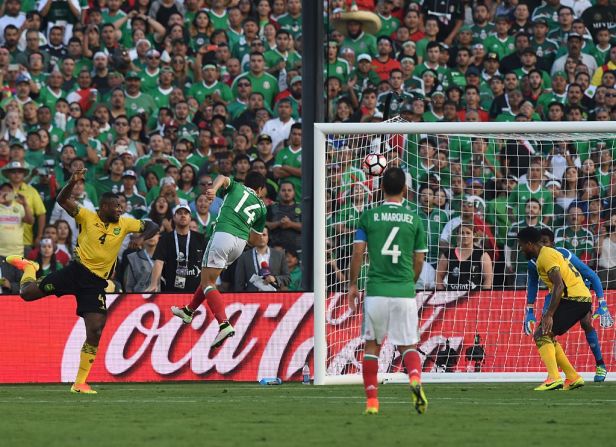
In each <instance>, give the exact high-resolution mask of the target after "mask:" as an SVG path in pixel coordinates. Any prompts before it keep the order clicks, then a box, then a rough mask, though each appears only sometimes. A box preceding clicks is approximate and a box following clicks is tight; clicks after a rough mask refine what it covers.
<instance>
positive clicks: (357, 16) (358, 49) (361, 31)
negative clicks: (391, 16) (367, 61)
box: [334, 11, 381, 56]
mask: <svg viewBox="0 0 616 447" xmlns="http://www.w3.org/2000/svg"><path fill="white" fill-rule="evenodd" d="M334 26H335V27H336V29H337V30H338V31H339V32H340V33H342V34H343V35H345V36H346V37H345V38H344V40H343V41H342V45H341V46H340V47H341V49H344V48H351V49H352V50H353V51H354V52H355V54H356V55H357V54H363V53H366V54H369V55H370V56H376V55H377V49H376V37H375V35H376V34H377V33H378V32H379V30H380V29H381V19H379V17H378V16H377V15H376V14H374V13H373V12H369V11H351V12H343V13H341V14H340V15H339V17H338V18H336V19H335V20H334Z"/></svg>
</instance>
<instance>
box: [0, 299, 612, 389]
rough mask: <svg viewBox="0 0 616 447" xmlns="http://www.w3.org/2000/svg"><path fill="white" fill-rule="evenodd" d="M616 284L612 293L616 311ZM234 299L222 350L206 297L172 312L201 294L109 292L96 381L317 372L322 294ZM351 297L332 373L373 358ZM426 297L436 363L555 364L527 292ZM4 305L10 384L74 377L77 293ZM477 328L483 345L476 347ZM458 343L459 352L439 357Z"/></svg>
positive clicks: (587, 361)
mask: <svg viewBox="0 0 616 447" xmlns="http://www.w3.org/2000/svg"><path fill="white" fill-rule="evenodd" d="M613 295H616V294H611V293H610V294H608V302H610V304H609V306H610V310H611V312H612V315H614V311H615V310H616V309H615V306H614V305H613V304H612V302H613V301H614V299H616V296H613ZM224 299H225V303H226V306H227V314H228V315H229V316H230V317H231V318H232V320H233V322H234V326H235V329H236V336H235V337H233V338H231V339H228V340H227V341H226V342H225V343H224V344H223V345H222V347H220V348H219V349H212V348H211V344H212V342H213V340H214V337H215V336H216V333H217V331H218V325H217V323H216V321H214V320H213V319H212V317H211V316H210V315H208V314H207V313H206V312H205V311H204V309H203V308H201V310H203V312H201V313H200V314H199V315H198V316H196V317H195V319H194V321H193V323H192V324H191V325H184V324H182V322H181V321H180V320H179V319H178V318H174V317H172V315H171V312H170V311H169V307H170V306H171V305H177V304H182V303H186V302H188V301H189V300H190V296H189V295H173V294H160V295H139V294H130V295H109V296H108V297H107V306H108V309H109V315H108V320H107V326H106V327H105V330H104V333H103V337H102V339H101V344H100V346H99V351H98V356H97V359H96V362H95V363H94V366H93V368H92V372H91V374H90V377H89V381H90V382H148V381H171V380H235V381H256V380H259V379H260V378H263V377H280V378H281V379H282V380H284V381H288V380H300V379H301V377H300V374H301V369H302V367H303V366H304V364H305V362H306V361H308V362H309V364H310V368H311V371H314V368H313V364H312V357H313V356H312V350H313V344H314V340H313V333H314V329H313V314H312V306H313V295H312V293H274V294H269V293H268V294H264V293H255V294H225V295H224ZM344 300H345V297H344V296H343V295H333V296H331V297H330V298H329V299H328V301H327V315H326V320H327V339H328V372H329V374H344V373H354V372H357V371H358V368H359V366H360V362H361V346H362V341H361V338H360V337H359V330H360V327H361V314H360V313H355V314H351V313H350V312H349V311H348V308H347V306H346V302H345V301H344ZM417 301H418V308H419V314H420V328H419V331H420V343H419V349H420V351H421V352H422V353H423V354H425V357H424V358H425V362H424V371H462V372H468V371H474V370H476V369H477V368H478V369H480V370H481V371H482V372H513V371H519V372H527V371H528V372H531V371H532V372H536V371H543V367H542V365H541V362H540V360H539V357H538V356H537V354H536V348H535V346H534V343H533V340H532V337H530V336H525V335H524V334H523V332H522V321H523V319H524V309H525V292H523V291H519V292H512V291H506V292H502V291H499V292H496V291H491V292H478V293H471V294H470V295H469V294H467V293H458V292H421V293H419V294H418V295H417ZM540 305H541V302H539V303H538V304H537V313H539V310H538V309H539V306H540ZM0 309H2V313H1V315H2V321H1V324H0V383H19V382H70V381H72V380H74V378H75V373H76V370H77V367H78V362H79V351H80V349H81V346H82V344H83V341H84V339H85V332H84V327H83V322H82V320H81V318H79V317H77V316H76V315H75V300H74V299H73V298H72V297H62V298H54V297H49V298H44V299H41V300H39V301H35V302H30V303H26V302H24V301H22V300H21V299H20V298H19V297H16V296H2V297H0ZM594 326H595V328H597V331H598V333H599V337H600V340H601V343H602V347H603V352H604V358H605V360H606V362H607V364H608V369H609V368H610V367H612V368H613V367H614V333H615V331H614V328H600V327H599V324H598V320H595V321H594ZM477 335H478V336H479V346H480V347H481V351H480V350H478V349H473V347H474V346H476V343H475V341H476V336H477ZM560 339H561V343H562V344H563V345H564V347H565V350H566V352H567V353H568V355H569V356H570V358H571V360H572V362H573V363H574V365H575V366H576V367H577V368H578V370H580V371H593V370H594V359H593V357H592V355H591V352H590V349H589V348H588V345H587V344H586V341H585V339H584V334H583V332H582V331H581V330H580V329H579V326H578V325H576V327H575V328H573V329H572V330H571V332H570V333H569V334H567V335H565V336H563V337H561V338H560ZM447 346H448V347H449V349H451V350H452V351H450V352H452V353H453V352H455V359H454V360H455V361H451V362H450V363H449V365H441V366H438V365H437V364H439V363H442V360H443V358H442V355H441V357H440V359H439V356H438V355H439V353H441V354H442V353H443V352H444V351H445V350H446V347H447ZM469 350H470V351H469ZM469 352H470V353H471V354H472V355H471V356H470V357H468V356H467V354H468V353H469ZM480 352H481V353H482V354H481V355H479V353H480ZM467 357H468V358H467ZM478 359H481V360H480V361H479V360H478ZM398 369H399V361H398V360H397V359H396V358H395V354H394V352H393V347H392V346H389V345H387V344H386V345H385V347H384V349H383V351H382V354H381V361H380V370H381V371H391V372H396V371H397V370H398Z"/></svg>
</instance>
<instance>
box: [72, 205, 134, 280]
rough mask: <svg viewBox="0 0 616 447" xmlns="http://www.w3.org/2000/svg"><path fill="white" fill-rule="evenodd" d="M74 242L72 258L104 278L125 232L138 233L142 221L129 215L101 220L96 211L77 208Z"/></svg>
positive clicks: (113, 265)
mask: <svg viewBox="0 0 616 447" xmlns="http://www.w3.org/2000/svg"><path fill="white" fill-rule="evenodd" d="M75 222H77V230H78V231H79V235H78V236H77V244H76V245H75V259H76V260H77V261H78V262H79V263H81V264H82V265H84V266H85V267H86V268H87V269H88V270H90V271H91V272H92V273H94V274H95V275H96V276H100V277H101V278H103V279H108V278H109V276H111V274H112V273H113V269H114V267H115V263H116V259H117V257H118V252H119V251H120V247H121V246H122V241H124V237H125V236H126V235H127V234H128V233H141V232H142V231H143V228H144V223H143V221H141V220H137V219H133V218H131V217H120V219H119V220H118V222H115V223H114V222H109V223H108V224H106V223H104V222H103V221H102V220H101V219H100V217H98V214H97V213H95V212H94V211H90V210H88V209H86V208H83V207H79V210H78V211H77V214H76V215H75Z"/></svg>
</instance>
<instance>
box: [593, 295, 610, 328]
mask: <svg viewBox="0 0 616 447" xmlns="http://www.w3.org/2000/svg"><path fill="white" fill-rule="evenodd" d="M592 317H593V318H599V324H600V325H601V327H612V326H614V319H613V318H612V316H611V315H610V311H609V309H608V308H607V303H606V302H605V300H599V307H597V310H595V313H594V314H592Z"/></svg>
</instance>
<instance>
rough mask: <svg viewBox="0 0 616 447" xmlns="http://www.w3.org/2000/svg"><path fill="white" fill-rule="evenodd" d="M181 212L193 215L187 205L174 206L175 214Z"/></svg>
mask: <svg viewBox="0 0 616 447" xmlns="http://www.w3.org/2000/svg"><path fill="white" fill-rule="evenodd" d="M180 210H186V211H188V214H191V211H190V207H189V206H188V205H187V204H185V203H180V204H179V205H176V206H174V207H173V214H175V213H177V212H178V211H180Z"/></svg>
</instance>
